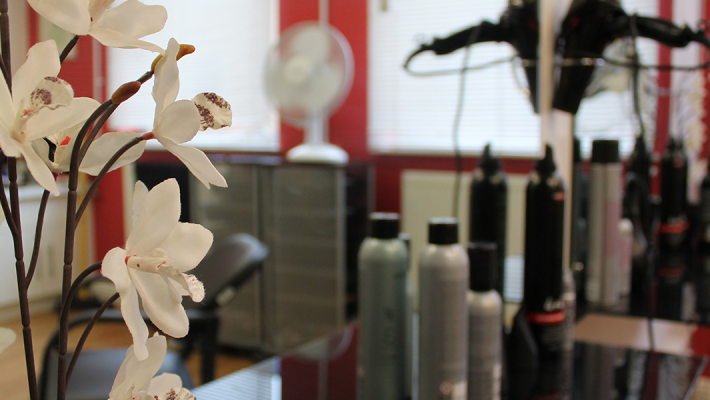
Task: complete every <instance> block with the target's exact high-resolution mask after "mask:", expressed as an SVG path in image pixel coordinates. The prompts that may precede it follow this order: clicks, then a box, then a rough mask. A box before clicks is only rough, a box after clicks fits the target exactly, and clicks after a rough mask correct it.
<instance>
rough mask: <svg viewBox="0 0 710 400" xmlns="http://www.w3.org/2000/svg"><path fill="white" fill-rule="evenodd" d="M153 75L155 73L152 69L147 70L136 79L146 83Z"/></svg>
mask: <svg viewBox="0 0 710 400" xmlns="http://www.w3.org/2000/svg"><path fill="white" fill-rule="evenodd" d="M153 75H155V72H153V71H148V72H146V73H145V74H143V76H141V77H140V78H138V79H137V80H138V82H140V83H146V82H148V81H149V80H150V78H152V77H153Z"/></svg>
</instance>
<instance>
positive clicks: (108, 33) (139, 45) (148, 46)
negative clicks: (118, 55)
mask: <svg viewBox="0 0 710 400" xmlns="http://www.w3.org/2000/svg"><path fill="white" fill-rule="evenodd" d="M89 34H90V35H91V36H92V37H93V38H94V39H96V40H98V41H99V42H100V43H101V44H103V45H104V46H108V47H118V48H121V49H144V50H148V51H153V52H156V53H162V52H163V49H162V48H161V47H160V46H158V45H156V44H153V43H150V42H146V41H144V40H140V39H135V38H132V37H130V36H126V35H123V34H121V33H120V32H116V31H114V30H111V29H106V28H97V27H91V30H90V31H89Z"/></svg>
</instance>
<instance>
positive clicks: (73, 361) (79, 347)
mask: <svg viewBox="0 0 710 400" xmlns="http://www.w3.org/2000/svg"><path fill="white" fill-rule="evenodd" d="M118 297H119V295H118V293H114V294H113V296H111V297H110V298H109V299H108V300H106V301H105V302H104V304H102V305H101V307H100V308H99V309H98V310H97V311H96V314H94V316H93V317H91V320H90V321H89V323H88V325H86V328H84V333H82V334H81V338H80V339H79V342H78V343H77V344H76V349H74V354H73V355H72V357H71V361H70V362H69V367H67V380H66V385H67V386H69V380H71V374H72V372H73V371H74V366H75V365H76V361H77V360H78V359H79V354H81V350H82V349H83V348H84V343H86V339H87V338H88V337H89V333H91V329H93V327H94V325H95V324H96V322H97V321H98V320H99V318H101V315H102V314H103V313H104V311H106V309H107V308H109V307H110V306H111V304H113V303H114V302H115V301H116V300H118Z"/></svg>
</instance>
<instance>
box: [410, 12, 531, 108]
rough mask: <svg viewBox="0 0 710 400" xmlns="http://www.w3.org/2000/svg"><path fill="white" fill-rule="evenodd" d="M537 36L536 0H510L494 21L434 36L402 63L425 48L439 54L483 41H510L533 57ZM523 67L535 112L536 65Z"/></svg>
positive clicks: (521, 53) (525, 56)
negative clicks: (496, 21) (437, 36)
mask: <svg viewBox="0 0 710 400" xmlns="http://www.w3.org/2000/svg"><path fill="white" fill-rule="evenodd" d="M538 37H539V27H538V19H537V0H522V1H521V0H517V1H516V0H511V1H510V3H509V4H508V8H507V9H506V10H505V12H504V13H503V15H502V16H501V17H500V21H499V22H498V23H497V24H494V23H492V22H489V21H482V22H481V23H480V24H479V25H474V26H472V27H470V28H466V29H464V30H462V31H459V32H456V33H454V34H451V35H450V36H448V37H445V38H435V39H434V40H433V41H432V42H431V43H424V44H422V45H421V46H420V47H419V48H418V49H417V50H415V51H414V52H413V53H412V54H411V55H410V56H409V58H408V59H407V61H406V63H405V64H404V65H405V68H406V66H407V65H408V64H409V62H410V61H411V60H412V59H413V58H414V57H415V56H417V55H418V54H420V53H423V52H425V51H433V52H434V53H435V54H436V55H439V56H440V55H444V54H450V53H453V52H454V51H456V50H458V49H461V48H464V47H466V46H470V45H473V44H476V43H483V42H506V43H509V44H510V45H511V46H513V48H515V50H516V52H517V53H518V56H519V57H520V58H522V59H524V60H534V61H536V60H537V47H538ZM524 68H525V76H526V78H527V81H528V87H529V90H530V101H531V102H532V105H533V109H534V110H535V112H537V66H536V65H535V64H534V63H533V65H531V66H525V67H524Z"/></svg>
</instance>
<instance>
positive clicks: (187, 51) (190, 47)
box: [175, 44, 195, 60]
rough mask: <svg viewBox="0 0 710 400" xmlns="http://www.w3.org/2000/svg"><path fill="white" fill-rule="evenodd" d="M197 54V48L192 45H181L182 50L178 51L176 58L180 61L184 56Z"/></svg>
mask: <svg viewBox="0 0 710 400" xmlns="http://www.w3.org/2000/svg"><path fill="white" fill-rule="evenodd" d="M194 52H195V46H193V45H191V44H181V45H180V50H178V53H177V57H175V59H176V60H179V59H181V58H183V57H184V56H186V55H188V54H192V53H194Z"/></svg>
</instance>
